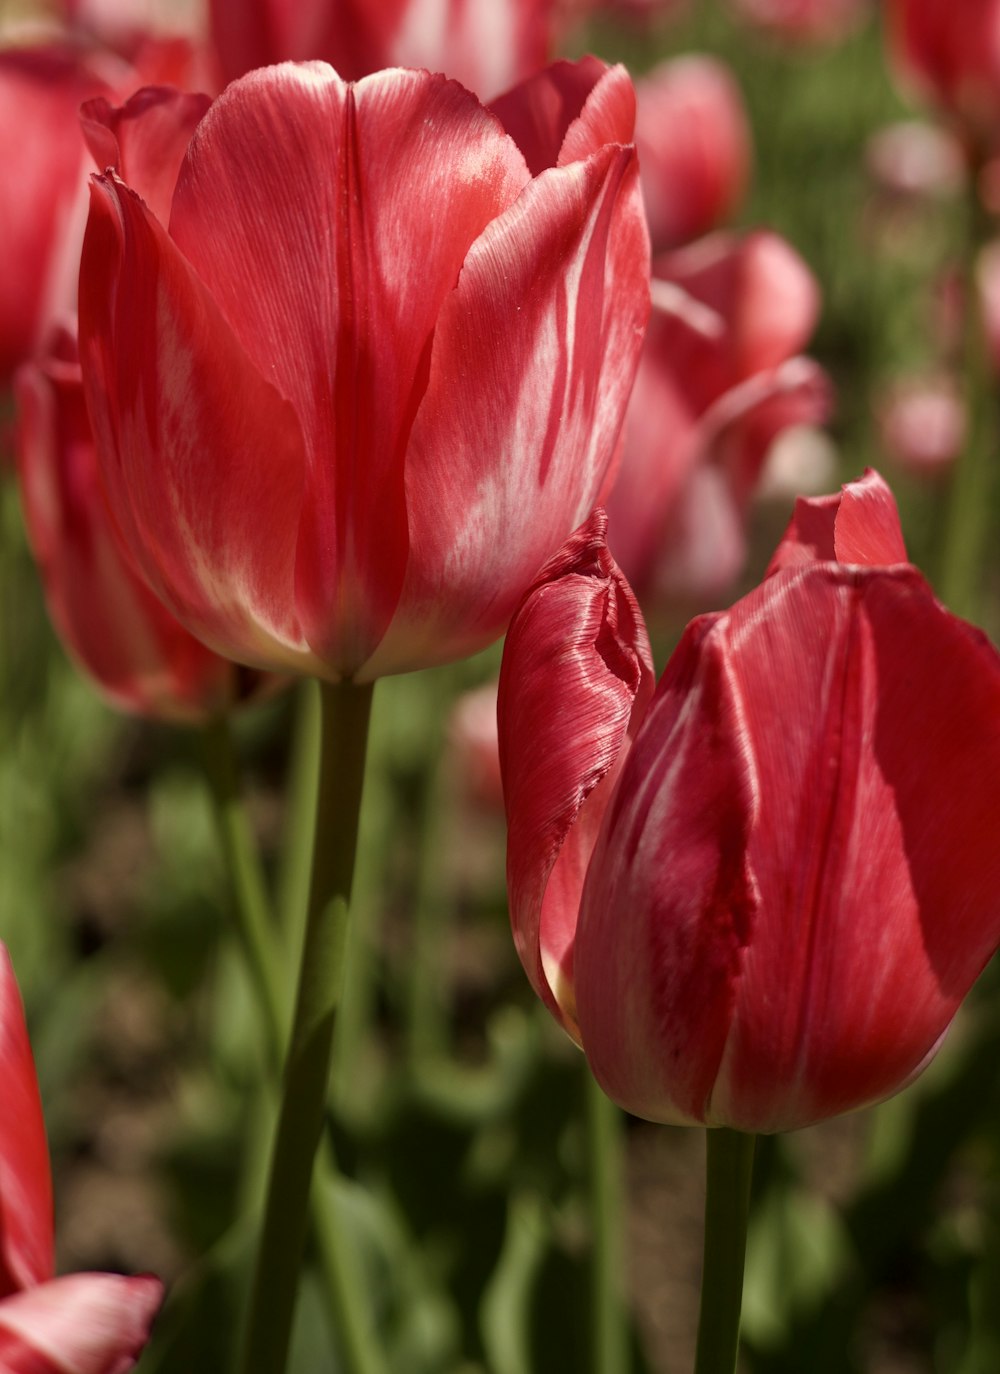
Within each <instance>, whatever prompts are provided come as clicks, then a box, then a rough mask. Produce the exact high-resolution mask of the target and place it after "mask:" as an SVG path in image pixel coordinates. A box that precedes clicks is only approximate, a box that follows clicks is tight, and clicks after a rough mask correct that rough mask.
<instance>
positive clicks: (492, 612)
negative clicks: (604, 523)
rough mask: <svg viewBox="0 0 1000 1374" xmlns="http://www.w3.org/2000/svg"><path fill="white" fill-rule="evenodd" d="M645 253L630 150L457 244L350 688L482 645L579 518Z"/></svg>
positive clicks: (616, 392) (634, 355)
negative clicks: (466, 247) (360, 665)
mask: <svg viewBox="0 0 1000 1374" xmlns="http://www.w3.org/2000/svg"><path fill="white" fill-rule="evenodd" d="M645 244H646V238H645V226H644V223H643V221H642V217H641V207H640V205H639V201H638V178H637V174H636V163H635V155H634V151H633V150H631V149H627V150H626V149H622V148H618V147H609V148H606V149H604V150H602V152H601V153H599V154H597V155H595V156H594V157H592V158H589V159H587V160H586V161H585V162H583V163H574V164H572V165H571V166H569V167H565V168H558V169H553V170H551V171H548V172H545V173H543V174H542V175H541V176H540V177H538V178H536V179H535V180H534V181H533V182H531V184H530V185H529V186H527V187H526V188H525V190H524V192H523V193H522V195H521V197H520V199H519V200H518V202H517V204H516V205H514V206H513V207H512V208H511V209H510V210H509V211H507V212H506V214H504V215H502V216H500V217H499V218H498V219H497V220H496V221H495V222H494V223H493V224H491V225H490V226H489V228H488V229H487V230H486V232H485V233H484V234H483V235H482V236H481V237H480V239H478V240H477V242H476V243H475V244H474V245H473V247H472V249H471V250H470V252H469V256H468V258H467V260H466V263H465V267H464V268H463V270H462V275H461V277H460V279H459V282H458V286H457V287H456V289H455V291H454V293H453V294H452V295H451V297H450V298H449V299H448V300H447V301H446V302H445V305H444V307H443V309H442V311H441V317H440V320H439V323H438V329H437V333H436V335H435V338H434V347H433V352H432V355H431V368H430V377H429V380H428V384H427V390H426V393H425V395H424V398H423V401H422V403H421V406H420V410H419V412H418V414H417V418H416V421H415V423H414V426H413V432H412V436H411V441H410V450H409V453H408V455H407V466H406V497H407V508H408V511H409V521H410V559H409V563H408V566H407V570H406V581H405V583H404V587H403V592H402V595H401V598H400V604H399V608H398V610H397V613H396V618H395V621H394V622H393V625H392V627H391V629H390V631H389V633H388V635H387V637H386V640H385V641H384V642H383V644H382V645H381V646H380V648H379V651H378V653H377V654H376V655H375V657H374V658H373V660H372V661H371V662H370V663H369V664H367V665H366V666H365V668H364V670H363V676H365V677H374V676H378V675H379V673H384V672H395V671H400V670H401V669H403V668H405V667H408V666H410V664H412V663H414V662H417V663H427V662H435V661H442V660H444V659H447V658H449V657H452V656H458V655H462V654H465V653H469V652H472V651H473V650H475V649H477V648H480V647H482V646H483V645H485V644H487V643H489V642H490V640H492V639H494V638H495V637H496V636H497V635H498V634H499V633H501V632H502V631H503V628H504V626H505V625H506V624H507V622H508V620H509V618H510V615H511V614H512V612H513V609H514V607H515V606H516V604H517V601H518V598H519V597H520V596H521V595H522V594H523V591H524V588H525V587H526V586H528V585H529V583H530V582H531V581H532V579H533V578H534V577H535V576H536V575H537V572H538V569H539V567H540V566H541V565H542V563H543V562H544V561H545V559H546V558H548V557H550V556H551V554H552V551H553V550H554V549H557V548H558V547H559V546H560V544H561V543H562V542H563V541H564V540H565V539H566V538H567V536H568V534H569V532H570V531H571V530H572V529H573V527H574V526H575V525H577V524H578V523H579V522H580V521H581V520H583V519H584V518H585V517H586V515H587V514H588V512H589V511H590V510H591V509H592V508H593V504H594V501H595V500H596V497H597V494H598V492H599V491H600V490H601V486H602V482H603V480H604V477H605V474H606V472H607V469H608V467H609V465H610V464H611V462H612V459H613V457H614V454H615V445H616V442H617V438H618V432H619V428H620V426H621V422H622V416H623V413H624V410H625V406H626V403H627V399H628V394H629V391H630V389H631V386H632V381H633V377H634V375H635V368H636V364H637V361H638V355H639V351H640V348H641V345H642V329H643V326H644V324H645V319H646V314H647V311H648V303H649V297H648V289H649V286H648V276H647V272H646V266H645V263H646V258H645ZM460 377H468V378H469V379H470V381H471V379H477V380H478V379H480V378H483V379H486V380H485V382H484V383H483V384H482V385H478V384H470V385H468V386H456V384H455V379H456V378H460ZM443 512H447V518H443V515H442V513H443ZM457 626H459V627H461V635H460V636H459V635H457V633H456V627H457Z"/></svg>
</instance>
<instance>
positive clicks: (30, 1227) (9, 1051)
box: [0, 945, 52, 1367]
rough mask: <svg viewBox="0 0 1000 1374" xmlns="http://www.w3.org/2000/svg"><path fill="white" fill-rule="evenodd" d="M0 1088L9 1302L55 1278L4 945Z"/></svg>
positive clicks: (43, 1150) (1, 1274)
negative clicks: (20, 1291) (17, 1293)
mask: <svg viewBox="0 0 1000 1374" xmlns="http://www.w3.org/2000/svg"><path fill="white" fill-rule="evenodd" d="M0 1082H2V1087H0V1091H2V1094H3V1104H4V1106H3V1112H2V1113H0V1298H6V1296H7V1294H9V1293H13V1292H15V1291H16V1290H17V1289H19V1288H30V1287H31V1286H32V1285H33V1284H36V1283H42V1282H44V1280H45V1279H47V1278H49V1277H50V1276H51V1274H52V1182H51V1178H50V1175H49V1151H48V1145H47V1144H46V1140H45V1122H44V1121H43V1119H42V1103H41V1099H40V1098H39V1095H38V1080H37V1078H36V1077H35V1061H34V1059H33V1058H32V1055H31V1046H30V1044H29V1043H28V1030H27V1027H26V1026H25V1024H24V1010H23V1008H22V1006H21V994H20V993H19V991H18V988H17V982H16V980H15V978H14V970H13V968H12V967H11V963H10V956H9V955H8V953H7V951H6V949H5V948H4V946H3V945H0ZM0 1367H2V1360H0Z"/></svg>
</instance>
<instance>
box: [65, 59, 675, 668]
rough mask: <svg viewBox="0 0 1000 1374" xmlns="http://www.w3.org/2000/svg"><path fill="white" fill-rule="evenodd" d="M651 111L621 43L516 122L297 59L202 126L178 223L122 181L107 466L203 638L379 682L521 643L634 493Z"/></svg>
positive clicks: (108, 286) (105, 415)
mask: <svg viewBox="0 0 1000 1374" xmlns="http://www.w3.org/2000/svg"><path fill="white" fill-rule="evenodd" d="M634 105H635V102H634V94H633V91H632V87H631V83H630V82H629V80H628V77H627V76H626V74H625V72H624V71H623V70H622V69H620V68H612V69H608V68H606V67H605V66H604V65H603V64H602V63H600V62H598V61H597V60H596V59H594V58H589V59H584V60H583V61H582V62H580V63H577V64H575V65H574V64H569V63H560V64H557V65H556V66H554V67H552V68H549V69H547V70H546V71H545V72H543V73H542V74H540V75H539V76H538V77H536V78H535V79H534V80H533V81H531V82H529V83H526V85H525V86H524V87H521V88H518V89H516V90H515V91H514V92H511V93H509V94H508V95H506V96H505V97H503V98H502V99H501V100H500V101H498V102H497V103H496V105H495V106H494V110H493V111H487V110H485V109H484V108H483V107H482V106H481V105H480V104H479V102H478V100H476V98H475V97H474V96H472V95H471V94H470V93H469V92H467V91H466V90H464V89H463V88H462V87H461V86H459V85H458V84H457V83H455V82H453V81H448V80H445V78H443V77H441V76H432V75H430V74H429V73H427V72H416V71H404V70H393V71H386V72H380V73H377V74H376V75H375V76H372V77H369V78H366V79H365V80H363V81H360V82H358V83H357V84H355V85H351V84H348V83H346V82H344V81H343V80H341V78H340V77H339V76H338V75H337V74H336V72H334V71H333V70H332V69H331V68H330V67H327V66H325V65H323V64H322V63H309V64H302V65H293V64H286V65H283V66H279V67H271V68H267V69H265V70H263V71H258V72H253V73H251V74H250V75H249V76H247V77H244V78H243V79H241V80H240V81H237V82H234V83H233V84H232V85H231V86H230V87H229V88H228V89H227V91H226V92H225V93H224V94H223V95H222V96H221V97H220V98H219V99H218V100H217V101H216V103H215V104H214V105H213V106H212V107H211V109H210V110H209V112H208V113H207V115H206V116H205V117H204V119H203V120H202V121H201V123H200V124H199V125H198V127H197V129H196V131H195V133H194V136H193V137H192V139H191V142H190V144H189V146H188V147H187V151H186V153H185V155H184V158H183V162H182V163H181V167H180V172H179V175H178V177H177V184H176V188H175V189H174V190H173V194H172V200H171V202H170V210H169V229H168V228H167V225H166V220H165V218H164V220H161V219H159V218H158V217H157V215H156V214H155V213H154V212H153V210H152V209H151V208H150V206H149V205H148V204H146V203H145V202H144V201H143V200H142V199H140V197H139V195H137V194H136V193H135V191H134V189H133V188H132V187H131V186H129V185H128V184H126V182H125V181H124V180H123V179H122V178H121V177H120V176H119V175H118V174H117V173H115V172H112V171H109V172H108V173H107V174H106V175H104V176H101V177H98V178H96V180H95V185H94V189H93V198H92V208H91V217H90V221H89V225H88V230H87V235H86V240H85V244H84V255H83V259H84V260H83V267H82V271H81V291H80V352H81V361H82V364H83V369H84V380H85V384H86V386H87V390H88V403H89V408H90V411H91V416H92V419H93V421H94V424H95V429H96V431H97V438H98V445H99V449H100V451H101V453H102V455H103V461H104V479H105V486H106V489H107V493H108V499H109V502H110V505H111V508H112V510H113V512H114V515H115V518H116V520H117V522H118V525H119V527H120V529H121V532H122V535H123V537H124V539H125V542H126V544H127V545H128V547H129V549H130V551H131V555H132V557H133V558H134V560H135V562H136V564H137V565H138V566H139V567H140V568H141V570H142V572H143V574H144V575H145V577H146V578H147V580H148V581H149V583H150V584H151V586H152V587H153V588H154V589H155V590H156V592H157V593H158V595H160V596H161V597H162V599H163V600H164V601H165V602H166V604H167V605H168V606H169V607H170V608H171V609H172V610H173V611H174V613H175V614H176V615H177V616H178V618H179V619H180V620H181V621H182V623H184V624H185V625H187V626H188V628H189V629H191V631H192V632H193V633H195V634H196V635H197V636H198V637H199V638H201V639H203V640H204V641H205V642H206V643H208V644H209V645H211V646H212V647H213V648H215V649H216V650H217V651H219V652H220V653H223V654H225V655H227V656H229V657H231V658H234V659H236V660H237V661H240V662H244V663H248V664H251V665H256V666H261V667H270V668H275V669H292V670H295V671H299V672H302V673H307V674H316V675H318V676H321V677H324V678H326V679H328V680H330V681H340V680H345V679H353V680H355V681H362V682H364V681H371V680H372V679H374V678H376V677H378V676H381V675H383V674H385V673H391V672H399V671H403V670H405V669H409V668H414V667H420V666H423V665H426V664H430V663H437V662H443V661H446V660H448V659H453V658H458V657H461V656H463V655H465V654H467V653H470V652H472V651H474V650H476V649H478V648H480V647H482V646H484V645H486V644H488V643H489V642H490V641H491V640H493V639H495V638H496V637H497V636H498V635H500V634H501V633H502V632H503V630H504V629H505V627H506V624H507V622H508V620H509V617H510V614H511V612H512V611H513V609H514V607H515V605H516V604H517V602H518V600H519V598H520V595H521V594H522V592H523V590H524V588H525V586H527V585H528V583H529V582H530V581H531V579H532V578H533V577H534V575H535V573H536V572H537V570H538V568H539V567H540V566H541V564H542V563H543V562H544V561H545V559H546V558H548V557H549V556H550V555H551V554H552V552H553V551H554V550H555V549H556V548H558V547H559V546H560V544H561V543H562V542H563V540H564V539H565V538H566V537H567V535H568V534H569V532H570V531H571V530H572V529H573V528H575V526H576V525H578V524H579V522H580V521H581V520H582V519H583V518H584V517H585V515H586V513H587V512H588V511H589V510H590V509H591V508H592V506H593V504H594V502H595V499H596V498H597V497H598V495H599V493H600V491H601V489H602V486H603V484H604V483H605V480H606V477H607V474H608V471H609V467H610V465H611V460H612V458H613V456H614V452H615V446H616V441H617V438H618V433H619V429H620V426H621V422H622V416H623V413H624V409H625V405H626V402H627V398H628V393H629V390H630V388H631V384H632V379H633V376H634V372H635V367H636V364H637V360H638V354H639V349H640V347H641V342H642V331H643V327H644V325H645V320H646V314H647V311H648V289H649V288H648V283H649V276H648V247H647V239H646V230H645V226H644V222H643V215H642V206H641V198H640V192H639V185H638V173H637V166H636V156H635V150H634V148H633V146H632V144H631V137H632V128H633V122H634V113H635V108H634ZM508 130H509V131H513V134H514V137H511V136H510V133H509V132H508ZM515 140H516V141H515Z"/></svg>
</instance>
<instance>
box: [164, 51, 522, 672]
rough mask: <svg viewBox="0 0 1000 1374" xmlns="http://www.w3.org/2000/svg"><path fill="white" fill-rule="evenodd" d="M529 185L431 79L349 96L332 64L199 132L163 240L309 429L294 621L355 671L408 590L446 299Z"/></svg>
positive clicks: (270, 86)
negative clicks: (417, 419) (417, 428)
mask: <svg viewBox="0 0 1000 1374" xmlns="http://www.w3.org/2000/svg"><path fill="white" fill-rule="evenodd" d="M376 154H377V156H376ZM527 176H528V174H527V169H526V168H525V166H524V163H523V160H522V158H521V156H520V154H519V153H518V152H517V149H516V148H515V146H514V145H513V143H512V142H511V141H510V140H509V139H507V138H506V137H505V136H504V135H503V132H502V130H501V129H500V127H499V125H498V124H497V122H496V120H494V119H493V118H492V117H491V116H490V115H489V114H487V113H486V112H485V111H484V110H483V109H482V108H481V107H480V106H479V104H478V102H477V101H476V100H475V98H474V97H473V96H471V95H470V94H469V93H468V92H467V91H465V90H463V89H462V88H461V87H460V86H458V85H457V84H456V83H454V82H448V81H446V80H445V79H444V78H443V77H432V76H430V75H429V74H428V73H426V72H405V71H389V72H380V73H378V74H377V75H375V76H373V77H370V78H368V79H366V80H364V81H361V82H359V83H358V84H357V85H356V86H349V85H347V84H346V83H345V82H343V81H342V80H341V79H340V78H339V77H338V76H337V74H336V73H335V72H334V71H333V69H332V68H329V67H326V66H324V65H323V64H321V63H309V64H303V65H301V66H292V65H286V66H283V67H276V68H268V69H266V70H264V71H261V72H255V73H252V74H251V75H250V76H248V77H246V78H244V79H243V80H241V81H238V82H236V83H234V84H233V85H232V86H231V87H230V88H229V89H228V90H227V91H226V93H225V94H224V95H223V96H222V97H220V99H219V100H218V101H217V102H216V103H215V105H214V106H213V107H212V110H211V111H210V113H209V114H208V116H207V117H206V118H205V119H204V120H203V121H202V123H201V125H200V126H199V129H198V131H197V134H196V135H195V137H194V139H193V140H192V143H191V146H190V149H189V152H188V157H187V160H186V162H185V165H184V167H183V168H182V171H181V175H180V178H179V180H178V184H177V190H176V193H175V196H174V203H173V210H172V214H171V221H170V231H171V234H172V236H173V237H174V238H175V240H176V241H177V243H178V244H179V245H180V247H181V249H182V250H183V252H184V253H185V254H186V256H187V257H188V259H189V261H190V262H191V263H192V264H193V266H194V268H195V270H196V271H197V272H198V273H199V274H200V276H201V277H202V279H203V280H204V281H205V282H208V283H210V284H211V290H212V293H213V297H214V299H215V301H216V302H217V303H218V305H219V308H220V309H221V311H222V314H223V315H224V316H225V318H226V319H227V320H228V322H229V324H230V325H231V327H232V329H233V331H234V333H235V335H236V337H237V338H238V339H239V340H240V342H241V343H242V345H243V347H244V348H245V349H246V351H247V353H248V355H249V356H250V358H251V359H252V360H253V361H254V362H255V364H256V366H257V368H258V369H259V370H260V372H261V374H262V375H266V376H267V377H268V378H269V380H271V381H272V382H273V383H274V385H275V386H276V387H277V388H278V390H279V391H280V392H281V394H282V395H283V396H285V397H286V398H287V399H288V400H289V401H291V402H292V404H293V406H294V408H295V411H296V413H297V414H298V416H299V419H300V421H301V424H302V429H303V433H304V436H305V446H306V455H307V456H306V484H307V491H308V499H307V500H305V501H304V503H303V506H302V515H301V524H300V529H299V531H298V541H297V545H298V546H297V566H296V587H297V597H298V610H299V614H300V617H301V620H302V624H303V627H304V633H305V635H306V637H307V639H308V640H309V642H310V644H311V645H312V647H313V648H314V649H315V651H316V653H317V655H319V656H320V657H322V658H324V659H326V660H327V661H334V662H339V663H340V664H341V665H342V667H343V671H344V672H345V673H349V672H351V671H352V670H353V669H354V668H356V667H357V666H358V664H359V663H361V662H363V661H364V660H365V659H366V658H367V657H368V656H369V654H370V653H371V651H372V650H373V648H374V647H375V645H376V644H377V643H378V641H379V639H380V638H381V635H382V633H383V631H384V629H385V627H386V625H387V624H388V622H389V620H390V619H391V616H392V614H393V611H394V610H395V607H396V603H397V600H398V597H399V592H400V587H401V585H402V580H403V575H404V571H405V567H406V558H407V522H406V505H405V494H404V485H403V462H404V456H405V453H406V446H407V440H408V438H409V433H410V426H411V425H412V424H413V419H414V415H415V414H416V411H417V407H418V404H419V401H420V397H421V394H422V392H423V388H424V386H425V384H426V380H427V373H428V366H429V359H430V350H431V345H432V341H433V336H434V327H435V323H436V320H437V317H438V312H439V310H440V308H441V304H442V301H443V300H444V299H445V298H446V297H447V296H448V294H449V293H450V292H451V291H452V289H453V288H454V286H455V282H456V279H457V277H458V274H459V271H460V269H461V267H462V263H463V261H464V259H465V257H466V254H467V252H468V250H469V246H470V244H472V243H473V241H474V240H475V239H476V238H477V236H478V235H479V234H480V233H481V232H482V231H483V229H484V228H485V227H486V226H487V225H489V224H490V222H491V221H492V220H494V219H495V218H496V216H497V215H498V214H500V213H501V212H502V211H503V210H504V209H505V208H506V207H507V206H508V205H509V204H510V203H511V202H512V201H513V200H514V199H515V198H516V196H517V194H518V192H519V191H520V189H521V187H522V185H523V184H524V183H525V181H526V180H527ZM429 204H430V205H433V207H434V213H433V214H428V213H427V206H428V205H429ZM417 263H419V270H414V264H417ZM248 273H249V274H250V276H251V277H252V281H253V289H252V290H248V289H247V278H248ZM261 508H262V509H263V508H264V507H261Z"/></svg>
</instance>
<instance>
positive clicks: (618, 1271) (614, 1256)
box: [586, 1072, 631, 1374]
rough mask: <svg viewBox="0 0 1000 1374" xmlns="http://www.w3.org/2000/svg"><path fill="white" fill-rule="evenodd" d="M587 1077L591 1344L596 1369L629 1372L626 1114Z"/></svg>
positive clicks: (596, 1373) (597, 1371) (606, 1373)
mask: <svg viewBox="0 0 1000 1374" xmlns="http://www.w3.org/2000/svg"><path fill="white" fill-rule="evenodd" d="M586 1079H587V1138H588V1146H589V1148H588V1162H589V1171H590V1180H589V1181H590V1216H591V1226H592V1228H593V1241H592V1245H591V1258H590V1345H591V1359H592V1364H593V1370H594V1374H625V1372H626V1371H627V1370H628V1368H629V1365H630V1363H631V1361H630V1359H629V1335H628V1323H627V1321H626V1316H625V1307H624V1304H623V1301H622V1291H621V1283H622V1273H623V1270H624V1253H623V1252H624V1244H623V1235H622V1219H623V1217H624V1215H625V1209H624V1205H623V1204H624V1198H623V1188H622V1159H623V1150H622V1115H621V1112H620V1111H619V1110H618V1108H617V1107H616V1106H615V1104H614V1103H613V1102H612V1101H611V1099H610V1098H609V1097H606V1096H605V1095H604V1093H603V1092H602V1091H601V1089H600V1088H599V1087H598V1084H597V1080H596V1079H595V1078H594V1076H593V1074H591V1073H590V1072H586Z"/></svg>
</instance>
